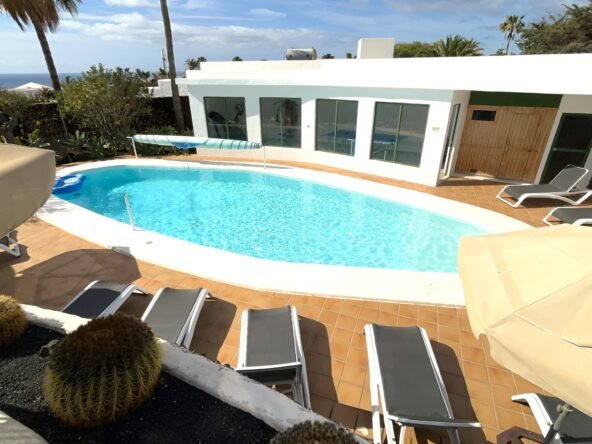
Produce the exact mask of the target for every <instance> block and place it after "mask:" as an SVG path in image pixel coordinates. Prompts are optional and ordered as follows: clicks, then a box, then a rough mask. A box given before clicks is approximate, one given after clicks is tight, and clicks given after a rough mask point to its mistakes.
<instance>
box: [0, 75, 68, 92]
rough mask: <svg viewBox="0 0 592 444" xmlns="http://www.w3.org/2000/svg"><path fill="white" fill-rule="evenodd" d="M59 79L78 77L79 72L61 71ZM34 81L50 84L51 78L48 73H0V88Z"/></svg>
mask: <svg viewBox="0 0 592 444" xmlns="http://www.w3.org/2000/svg"><path fill="white" fill-rule="evenodd" d="M59 76H60V80H64V79H65V78H66V76H70V77H78V76H80V73H77V72H76V73H62V74H59ZM28 82H35V83H40V84H41V85H45V86H51V80H50V78H49V74H48V73H39V72H36V73H28V74H0V88H5V89H10V88H16V87H17V86H21V85H23V84H24V83H28Z"/></svg>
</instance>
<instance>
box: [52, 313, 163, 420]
mask: <svg viewBox="0 0 592 444" xmlns="http://www.w3.org/2000/svg"><path fill="white" fill-rule="evenodd" d="M160 370H161V354H160V348H159V347H158V344H157V343H156V338H155V337H154V334H153V333H152V330H150V328H149V327H148V326H147V325H146V324H145V323H143V322H142V321H140V320H139V319H136V318H133V317H131V316H128V315H125V314H120V313H118V314H114V315H112V316H108V317H106V318H98V319H93V320H92V321H90V322H89V323H88V324H86V325H83V326H81V327H79V328H78V329H77V330H76V331H74V332H72V333H71V334H69V335H66V336H64V338H63V339H61V340H60V341H59V343H58V344H56V345H55V346H54V347H53V348H52V351H51V355H50V357H49V363H48V366H47V370H46V373H45V378H44V381H43V391H44V394H45V399H46V400H47V403H48V404H49V408H50V410H51V411H52V412H53V414H54V415H55V416H57V417H58V418H60V419H61V420H62V421H64V422H65V423H66V424H69V425H71V426H73V427H80V428H84V427H96V426H100V425H104V424H107V423H109V422H111V421H115V420H117V419H119V418H121V417H123V416H125V415H126V414H128V413H129V412H131V411H133V410H135V409H136V408H137V407H139V406H140V405H141V404H142V403H143V402H144V401H145V400H146V399H148V398H149V397H150V396H151V395H152V393H153V392H154V389H155V388H156V385H157V384H158V381H159V379H160Z"/></svg>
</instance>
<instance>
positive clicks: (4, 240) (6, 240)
mask: <svg viewBox="0 0 592 444" xmlns="http://www.w3.org/2000/svg"><path fill="white" fill-rule="evenodd" d="M13 234H14V231H11V232H10V233H8V234H7V235H5V236H0V250H2V251H6V252H7V253H8V254H11V255H13V256H15V257H19V256H20V255H21V249H20V246H19V244H18V241H17V240H16V237H13V236H12V235H13Z"/></svg>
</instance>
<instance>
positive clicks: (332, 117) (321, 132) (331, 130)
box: [316, 99, 358, 156]
mask: <svg viewBox="0 0 592 444" xmlns="http://www.w3.org/2000/svg"><path fill="white" fill-rule="evenodd" d="M357 121H358V102H355V101H353V100H325V99H319V100H317V130H316V149H317V150H318V151H329V152H332V153H340V154H347V155H349V156H353V155H354V150H355V146H356V124H357Z"/></svg>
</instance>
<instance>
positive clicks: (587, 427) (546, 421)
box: [512, 393, 592, 444]
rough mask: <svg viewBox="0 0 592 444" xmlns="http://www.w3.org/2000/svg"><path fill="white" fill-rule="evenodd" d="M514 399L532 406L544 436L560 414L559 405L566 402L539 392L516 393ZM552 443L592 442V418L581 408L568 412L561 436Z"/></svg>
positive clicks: (560, 431)
mask: <svg viewBox="0 0 592 444" xmlns="http://www.w3.org/2000/svg"><path fill="white" fill-rule="evenodd" d="M512 401H515V402H517V403H519V404H522V405H528V406H529V407H530V409H531V410H532V414H533V415H534V419H535V420H536V422H537V424H538V426H539V429H540V430H541V435H543V436H546V435H547V433H548V432H549V430H550V429H551V426H552V425H553V423H554V422H555V420H556V419H557V417H558V415H559V413H557V406H559V405H562V404H564V403H563V401H561V400H560V399H559V398H554V397H552V396H544V395H539V394H537V393H524V394H520V395H515V396H512ZM551 443H552V444H568V443H578V444H592V418H590V417H589V416H587V415H585V414H584V413H582V412H580V411H579V410H574V411H573V412H571V413H568V414H567V416H566V417H565V419H564V420H563V423H562V424H561V427H560V428H559V436H557V435H555V437H554V438H553V439H552V440H551Z"/></svg>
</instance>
